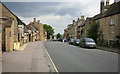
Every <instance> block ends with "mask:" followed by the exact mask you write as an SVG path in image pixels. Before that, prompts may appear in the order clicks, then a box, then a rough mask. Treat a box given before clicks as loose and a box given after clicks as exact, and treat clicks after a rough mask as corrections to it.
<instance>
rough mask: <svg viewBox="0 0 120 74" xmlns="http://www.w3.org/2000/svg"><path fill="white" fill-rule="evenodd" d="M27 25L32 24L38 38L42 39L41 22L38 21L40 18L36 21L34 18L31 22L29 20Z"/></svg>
mask: <svg viewBox="0 0 120 74" xmlns="http://www.w3.org/2000/svg"><path fill="white" fill-rule="evenodd" d="M29 25H32V27H34V28H35V29H36V32H37V33H36V34H38V35H37V38H38V40H41V41H43V40H44V29H43V24H42V23H40V20H38V21H36V18H34V20H33V22H31V23H30V24H29Z"/></svg>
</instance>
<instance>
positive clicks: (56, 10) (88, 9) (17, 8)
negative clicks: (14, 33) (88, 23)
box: [2, 0, 114, 34]
mask: <svg viewBox="0 0 120 74" xmlns="http://www.w3.org/2000/svg"><path fill="white" fill-rule="evenodd" d="M100 1H101V0H58V1H55V0H25V1H24V2H23V0H22V1H21V0H4V1H3V0H2V2H3V3H4V4H5V5H6V6H7V8H9V9H10V10H11V11H12V12H13V13H14V14H15V15H17V16H18V17H19V18H20V19H21V20H22V21H23V22H25V23H26V24H29V23H30V22H32V21H33V18H37V20H40V22H41V23H43V24H48V25H51V26H52V27H53V28H54V31H55V34H57V33H61V34H63V33H64V29H65V28H66V27H67V25H68V24H71V23H72V20H73V19H74V20H77V18H78V17H79V18H81V15H84V16H85V18H86V17H93V16H95V15H97V14H98V13H99V12H100ZM113 2H114V0H110V4H111V3H113Z"/></svg>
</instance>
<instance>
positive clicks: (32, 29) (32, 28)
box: [27, 25, 37, 32]
mask: <svg viewBox="0 0 120 74" xmlns="http://www.w3.org/2000/svg"><path fill="white" fill-rule="evenodd" d="M27 28H28V29H30V30H31V31H32V32H33V31H37V30H36V29H35V28H34V27H33V26H32V25H27Z"/></svg>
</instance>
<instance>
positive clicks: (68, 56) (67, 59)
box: [44, 41, 118, 72]
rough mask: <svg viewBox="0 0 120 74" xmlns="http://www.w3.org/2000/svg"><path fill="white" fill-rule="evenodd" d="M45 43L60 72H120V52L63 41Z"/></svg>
mask: <svg viewBox="0 0 120 74" xmlns="http://www.w3.org/2000/svg"><path fill="white" fill-rule="evenodd" d="M44 45H45V47H46V49H47V51H48V53H49V54H50V56H51V58H52V60H53V62H54V64H55V66H56V68H57V69H58V71H59V72H118V54H116V53H111V52H106V51H102V50H99V49H88V48H81V47H78V46H73V45H69V44H67V43H62V42H53V41H47V42H44Z"/></svg>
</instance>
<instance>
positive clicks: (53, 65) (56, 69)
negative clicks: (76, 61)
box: [45, 48, 59, 74]
mask: <svg viewBox="0 0 120 74" xmlns="http://www.w3.org/2000/svg"><path fill="white" fill-rule="evenodd" d="M45 51H46V52H47V55H48V57H49V59H50V61H51V63H52V65H53V67H54V69H55V71H56V72H57V73H58V74H59V72H58V70H57V68H56V66H55V64H54V63H53V61H52V59H51V57H50V55H49V53H48V51H47V49H46V48H45Z"/></svg>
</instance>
